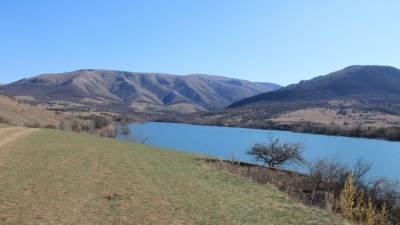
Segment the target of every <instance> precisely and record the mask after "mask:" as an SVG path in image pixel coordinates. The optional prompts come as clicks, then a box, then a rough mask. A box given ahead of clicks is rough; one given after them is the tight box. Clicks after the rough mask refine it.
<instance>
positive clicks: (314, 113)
mask: <svg viewBox="0 0 400 225" xmlns="http://www.w3.org/2000/svg"><path fill="white" fill-rule="evenodd" d="M272 120H273V121H275V122H279V123H282V124H293V123H297V122H314V123H319V124H325V125H330V124H332V123H334V124H337V125H343V127H344V128H346V127H347V128H354V127H358V126H365V127H390V126H400V116H397V115H391V114H387V113H382V112H373V111H369V112H359V111H352V110H346V114H345V115H343V114H341V113H340V112H339V109H325V108H308V109H301V110H296V111H293V112H289V113H285V114H281V115H279V116H276V117H275V118H273V119H272Z"/></svg>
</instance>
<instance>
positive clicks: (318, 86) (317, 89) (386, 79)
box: [228, 65, 400, 108]
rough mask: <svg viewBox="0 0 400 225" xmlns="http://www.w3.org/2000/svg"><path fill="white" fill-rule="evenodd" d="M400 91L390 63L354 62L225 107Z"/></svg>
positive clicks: (399, 81)
mask: <svg viewBox="0 0 400 225" xmlns="http://www.w3.org/2000/svg"><path fill="white" fill-rule="evenodd" d="M397 94H400V70H399V69H397V68H395V67H392V66H376V65H368V66H362V65H354V66H349V67H346V68H344V69H342V70H338V71H335V72H332V73H329V74H327V75H323V76H317V77H315V78H313V79H311V80H307V81H301V82H299V83H297V84H292V85H289V86H287V87H283V88H281V89H279V90H276V91H273V92H269V93H262V94H259V95H256V96H252V97H249V98H246V99H242V100H240V101H238V102H235V103H233V104H231V105H230V106H229V107H228V108H237V107H243V106H247V105H251V104H256V103H257V102H258V103H260V104H261V103H262V102H264V103H268V102H276V101H285V102H286V101H299V100H301V101H315V100H326V99H337V98H340V99H344V98H347V99H348V98H360V95H362V96H363V97H364V98H371V97H378V98H380V97H383V96H386V97H387V96H389V95H390V96H389V97H390V100H392V99H394V98H395V97H396V95H397Z"/></svg>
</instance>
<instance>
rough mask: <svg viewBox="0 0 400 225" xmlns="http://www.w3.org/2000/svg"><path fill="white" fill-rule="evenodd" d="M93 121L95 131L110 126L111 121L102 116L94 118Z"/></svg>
mask: <svg viewBox="0 0 400 225" xmlns="http://www.w3.org/2000/svg"><path fill="white" fill-rule="evenodd" d="M93 121H94V127H95V128H96V129H101V128H104V127H107V126H108V125H110V124H111V121H110V120H109V119H108V118H107V117H104V116H95V117H94V119H93Z"/></svg>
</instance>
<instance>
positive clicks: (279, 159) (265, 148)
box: [247, 137, 305, 167]
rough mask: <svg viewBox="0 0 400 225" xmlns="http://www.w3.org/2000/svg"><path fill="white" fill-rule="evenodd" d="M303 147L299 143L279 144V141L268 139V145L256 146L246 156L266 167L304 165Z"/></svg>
mask: <svg viewBox="0 0 400 225" xmlns="http://www.w3.org/2000/svg"><path fill="white" fill-rule="evenodd" d="M302 153H303V146H302V145H301V144H300V143H285V144H281V143H280V141H279V139H277V138H273V137H270V138H269V142H268V143H263V144H256V145H254V146H253V147H252V148H251V149H250V151H248V152H247V154H248V155H252V156H254V159H255V160H256V161H261V162H262V163H264V164H265V165H267V166H270V167H277V166H283V165H287V164H291V163H293V164H298V165H304V163H305V159H304V158H303V154H302Z"/></svg>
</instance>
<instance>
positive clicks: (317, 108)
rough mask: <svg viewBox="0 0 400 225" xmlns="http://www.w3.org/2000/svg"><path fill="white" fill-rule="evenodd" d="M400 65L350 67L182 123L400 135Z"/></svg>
mask: <svg viewBox="0 0 400 225" xmlns="http://www.w3.org/2000/svg"><path fill="white" fill-rule="evenodd" d="M399 96H400V70H399V69H397V68H394V67H390V66H359V65H357V66H350V67H346V68H344V69H342V70H339V71H336V72H333V73H330V74H327V75H325V76H318V77H316V78H314V79H311V80H307V81H301V82H299V83H298V84H293V85H289V86H287V87H283V88H280V89H278V90H275V91H272V92H268V93H262V94H259V95H255V96H253V97H249V98H245V99H243V100H240V101H237V102H235V103H233V104H231V105H230V106H229V107H227V108H225V109H222V110H219V111H216V112H213V113H207V114H203V115H202V116H200V117H199V116H197V117H188V118H184V119H180V118H177V119H176V120H177V122H189V123H196V124H208V125H222V126H238V127H251V128H265V129H279V130H290V131H297V132H306V133H319V134H329V135H344V136H355V137H369V138H385V139H390V140H400V97H399Z"/></svg>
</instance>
